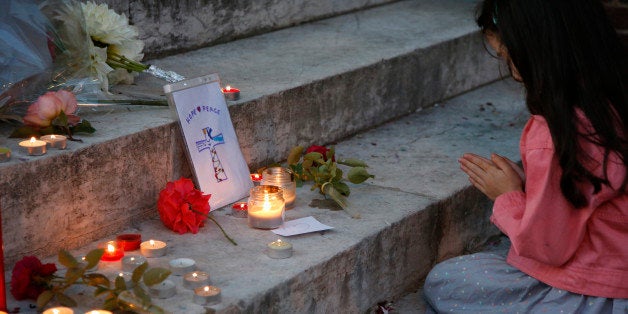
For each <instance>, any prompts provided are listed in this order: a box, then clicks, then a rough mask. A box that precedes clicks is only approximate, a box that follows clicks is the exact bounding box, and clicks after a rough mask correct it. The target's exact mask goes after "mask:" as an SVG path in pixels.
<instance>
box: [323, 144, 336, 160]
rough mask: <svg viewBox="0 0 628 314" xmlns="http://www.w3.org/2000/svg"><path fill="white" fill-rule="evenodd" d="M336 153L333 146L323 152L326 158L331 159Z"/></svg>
mask: <svg viewBox="0 0 628 314" xmlns="http://www.w3.org/2000/svg"><path fill="white" fill-rule="evenodd" d="M335 154H336V148H335V147H334V146H332V147H331V148H330V149H329V150H328V151H327V153H325V158H327V160H332V159H333V158H334V155H335Z"/></svg>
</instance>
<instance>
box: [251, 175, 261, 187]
mask: <svg viewBox="0 0 628 314" xmlns="http://www.w3.org/2000/svg"><path fill="white" fill-rule="evenodd" d="M251 181H253V186H258V185H260V183H262V175H261V174H259V173H251Z"/></svg>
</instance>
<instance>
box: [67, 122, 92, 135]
mask: <svg viewBox="0 0 628 314" xmlns="http://www.w3.org/2000/svg"><path fill="white" fill-rule="evenodd" d="M70 130H72V133H88V134H92V133H94V132H96V129H94V127H92V124H91V123H89V121H87V120H85V119H83V120H82V121H81V122H80V123H79V124H77V125H75V126H73V127H70Z"/></svg>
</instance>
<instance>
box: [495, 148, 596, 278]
mask: <svg viewBox="0 0 628 314" xmlns="http://www.w3.org/2000/svg"><path fill="white" fill-rule="evenodd" d="M524 154H525V155H524V156H522V157H523V158H524V160H527V161H528V162H527V167H526V171H525V172H526V184H525V193H524V192H520V191H516V192H508V193H504V194H502V195H500V196H499V197H497V199H496V200H495V204H494V206H493V215H492V216H491V221H492V222H493V223H494V224H495V225H496V226H497V227H498V228H499V229H500V230H501V231H502V232H504V233H505V234H506V235H508V237H509V238H510V240H511V242H512V248H513V249H514V251H515V253H517V254H518V255H520V256H523V257H528V258H532V259H534V260H537V261H539V262H542V263H545V264H548V265H552V266H559V265H562V264H564V263H565V262H567V261H568V260H569V259H570V258H571V257H572V256H573V254H574V253H575V251H576V250H577V248H578V246H579V245H580V243H581V242H582V239H583V237H584V234H585V229H586V223H587V220H588V219H589V217H590V216H591V213H592V210H591V209H590V208H582V209H574V208H573V206H572V205H571V203H569V202H568V201H567V199H565V197H564V196H563V194H562V193H561V191H560V183H559V182H560V167H559V166H558V160H557V159H556V158H555V155H554V153H553V150H552V149H548V148H535V149H530V150H527V151H525V152H524Z"/></svg>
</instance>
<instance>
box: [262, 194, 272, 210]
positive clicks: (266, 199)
mask: <svg viewBox="0 0 628 314" xmlns="http://www.w3.org/2000/svg"><path fill="white" fill-rule="evenodd" d="M262 210H263V211H265V212H267V211H269V210H270V198H269V196H268V193H264V204H263V205H262Z"/></svg>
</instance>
